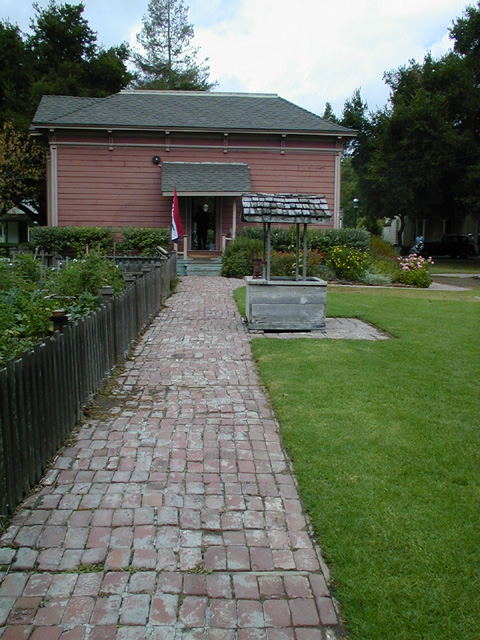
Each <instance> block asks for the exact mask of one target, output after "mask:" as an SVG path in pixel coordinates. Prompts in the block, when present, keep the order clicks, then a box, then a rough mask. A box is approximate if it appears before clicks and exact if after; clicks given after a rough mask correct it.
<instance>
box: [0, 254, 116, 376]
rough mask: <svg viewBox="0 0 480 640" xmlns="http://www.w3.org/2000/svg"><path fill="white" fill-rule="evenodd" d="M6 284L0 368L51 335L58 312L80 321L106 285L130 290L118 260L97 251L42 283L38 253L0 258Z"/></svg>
mask: <svg viewBox="0 0 480 640" xmlns="http://www.w3.org/2000/svg"><path fill="white" fill-rule="evenodd" d="M0 282H1V285H0V364H1V363H3V362H4V361H5V360H7V359H9V358H15V357H17V356H18V355H20V354H21V353H22V351H25V350H26V349H29V348H31V347H33V345H35V344H36V343H37V342H38V341H39V340H42V339H43V338H44V337H45V336H46V335H47V334H48V332H49V331H50V330H51V328H52V325H51V321H50V316H51V315H52V311H53V309H59V308H64V309H65V310H66V311H67V312H68V313H70V314H71V315H72V319H75V318H78V317H80V316H83V315H85V314H86V313H88V312H89V311H92V310H93V309H95V308H96V307H97V306H98V304H99V302H100V299H99V295H98V294H99V291H100V289H101V287H102V286H103V285H110V286H112V287H113V290H114V292H115V293H118V292H119V291H121V290H122V289H123V288H124V287H125V282H124V280H123V277H122V272H121V270H120V269H119V268H118V267H116V266H115V264H114V262H113V260H110V259H108V258H106V257H105V256H102V255H100V254H99V253H96V252H93V251H92V252H90V253H89V254H88V255H87V256H85V258H84V259H82V260H72V261H70V263H69V266H68V268H66V266H64V267H63V268H62V269H61V270H60V272H59V273H58V274H57V272H56V270H55V269H49V270H47V271H46V272H44V273H43V274H42V281H41V282H40V266H39V260H35V259H34V257H33V256H32V255H17V256H16V257H15V258H14V260H13V261H12V262H10V261H8V260H0Z"/></svg>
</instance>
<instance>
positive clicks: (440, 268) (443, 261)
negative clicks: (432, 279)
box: [429, 258, 480, 275]
mask: <svg viewBox="0 0 480 640" xmlns="http://www.w3.org/2000/svg"><path fill="white" fill-rule="evenodd" d="M429 270H430V273H431V274H432V275H435V274H437V273H480V258H469V259H467V260H452V259H450V258H435V264H434V265H432V266H431V267H430V269H429Z"/></svg>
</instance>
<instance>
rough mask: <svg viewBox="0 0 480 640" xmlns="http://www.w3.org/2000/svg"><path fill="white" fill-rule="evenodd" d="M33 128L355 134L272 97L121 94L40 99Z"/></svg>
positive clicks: (154, 92) (182, 92)
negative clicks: (64, 127)
mask: <svg viewBox="0 0 480 640" xmlns="http://www.w3.org/2000/svg"><path fill="white" fill-rule="evenodd" d="M32 124H33V127H34V128H36V129H41V128H42V127H62V126H66V127H77V126H79V127H88V128H92V127H93V128H95V127H101V128H104V127H108V128H124V129H162V130H165V129H172V130H178V129H186V130H196V129H197V130H205V129H207V130H221V131H235V130H237V131H245V130H250V131H280V132H295V131H296V132H302V133H304V132H314V133H324V134H327V135H329V134H330V135H335V134H336V135H343V136H347V137H352V136H354V135H355V132H354V131H352V130H351V129H347V128H345V127H341V126H339V125H337V124H335V123H333V122H330V121H328V120H323V119H322V118H320V117H319V116H317V115H315V114H313V113H310V112H309V111H307V110H305V109H302V108H301V107H299V106H297V105H295V104H293V103H292V102H289V101H288V100H284V99H283V98H280V97H279V96H277V95H275V94H245V93H243V94H241V93H237V94H232V93H220V92H214V91H213V92H205V91H198V92H197V91H121V92H120V93H116V94H114V95H111V96H109V97H107V98H79V97H71V96H44V97H43V98H42V100H41V102H40V104H39V106H38V109H37V112H36V114H35V117H34V119H33V123H32Z"/></svg>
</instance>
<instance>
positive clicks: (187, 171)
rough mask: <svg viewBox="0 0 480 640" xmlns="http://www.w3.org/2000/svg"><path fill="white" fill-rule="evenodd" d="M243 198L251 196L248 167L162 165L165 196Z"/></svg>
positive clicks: (211, 163)
mask: <svg viewBox="0 0 480 640" xmlns="http://www.w3.org/2000/svg"><path fill="white" fill-rule="evenodd" d="M175 187H176V188H177V194H178V195H179V196H201V195H211V196H214V195H215V196H240V195H242V194H244V193H251V191H252V185H251V182H250V170H249V168H248V165H247V164H245V163H227V162H163V163H162V195H164V196H173V192H174V190H175Z"/></svg>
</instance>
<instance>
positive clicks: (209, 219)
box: [190, 196, 217, 251]
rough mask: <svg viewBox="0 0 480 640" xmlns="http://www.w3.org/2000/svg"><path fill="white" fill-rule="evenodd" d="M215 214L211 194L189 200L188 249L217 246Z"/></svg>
mask: <svg viewBox="0 0 480 640" xmlns="http://www.w3.org/2000/svg"><path fill="white" fill-rule="evenodd" d="M216 227H217V216H216V211H215V198H214V197H213V196H205V197H203V196H197V197H194V198H192V200H191V225H190V249H191V250H194V251H210V250H214V249H216V247H217V229H216Z"/></svg>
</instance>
